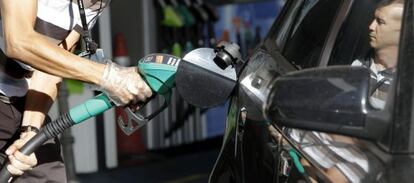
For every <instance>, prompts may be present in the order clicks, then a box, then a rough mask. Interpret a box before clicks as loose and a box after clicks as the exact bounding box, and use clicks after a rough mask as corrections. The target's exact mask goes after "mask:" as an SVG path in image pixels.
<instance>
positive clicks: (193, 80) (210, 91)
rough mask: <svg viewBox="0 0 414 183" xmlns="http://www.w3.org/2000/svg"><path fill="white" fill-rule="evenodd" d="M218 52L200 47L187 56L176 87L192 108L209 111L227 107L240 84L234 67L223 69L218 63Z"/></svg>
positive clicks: (181, 67) (177, 76)
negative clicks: (227, 102)
mask: <svg viewBox="0 0 414 183" xmlns="http://www.w3.org/2000/svg"><path fill="white" fill-rule="evenodd" d="M215 57H216V52H215V51H214V49H211V48H198V49H195V50H193V51H191V52H189V53H188V54H186V55H185V56H184V58H183V59H182V60H181V62H180V64H179V65H178V69H177V73H176V78H175V79H176V80H175V83H176V88H177V90H178V93H179V94H180V95H181V97H183V99H184V100H185V101H186V102H188V103H189V104H191V105H194V106H196V107H200V108H209V107H214V106H218V105H220V104H224V103H225V102H226V101H227V99H228V98H229V96H230V94H231V92H232V91H233V89H234V87H235V85H236V80H237V76H236V70H235V69H234V67H227V68H226V69H224V70H223V69H222V68H220V67H219V66H218V65H217V64H216V63H215V62H214V58H215Z"/></svg>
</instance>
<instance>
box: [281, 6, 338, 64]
mask: <svg viewBox="0 0 414 183" xmlns="http://www.w3.org/2000/svg"><path fill="white" fill-rule="evenodd" d="M341 4H342V1H339V0H336V1H331V0H305V1H303V3H302V5H301V7H300V10H298V11H296V12H297V14H296V17H295V21H294V23H293V25H292V26H291V27H290V29H289V31H290V32H289V33H288V34H287V35H288V38H287V39H286V40H287V41H286V44H285V47H284V49H283V51H282V55H283V56H284V57H285V58H286V59H287V60H288V61H290V62H291V63H292V64H294V65H295V66H297V67H298V68H308V67H314V66H316V65H317V64H318V62H319V57H320V56H321V52H322V48H323V46H324V43H325V41H326V38H327V36H328V32H329V30H330V27H331V25H332V24H333V20H334V18H335V16H336V14H337V12H338V8H339V7H340V5H341Z"/></svg>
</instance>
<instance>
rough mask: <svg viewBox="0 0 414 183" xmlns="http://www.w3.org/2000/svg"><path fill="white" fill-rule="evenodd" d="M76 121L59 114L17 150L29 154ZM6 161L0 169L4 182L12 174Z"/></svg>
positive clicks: (0, 181)
mask: <svg viewBox="0 0 414 183" xmlns="http://www.w3.org/2000/svg"><path fill="white" fill-rule="evenodd" d="M75 124H76V123H75V122H74V121H73V120H72V118H71V117H70V116H69V114H64V115H61V116H60V117H59V118H58V119H56V120H54V121H52V122H50V123H48V124H46V125H45V126H44V127H43V128H42V129H41V130H40V132H39V133H38V134H36V135H35V136H34V137H33V138H32V139H30V140H29V141H28V142H27V143H26V144H25V145H24V146H23V147H22V148H21V149H20V150H19V151H20V152H21V153H23V154H25V155H29V154H31V153H33V152H34V151H36V150H37V149H38V148H39V147H40V146H41V145H42V144H43V143H45V142H46V141H47V140H49V139H52V138H55V137H57V136H58V135H59V134H60V133H62V132H63V131H64V130H66V129H67V128H70V127H71V126H73V125H75ZM7 165H9V163H6V164H5V165H4V166H3V168H2V169H1V171H0V183H6V182H8V181H9V179H10V177H12V175H11V174H10V172H9V171H8V170H7Z"/></svg>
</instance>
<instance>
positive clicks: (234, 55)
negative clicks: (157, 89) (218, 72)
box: [213, 41, 241, 70]
mask: <svg viewBox="0 0 414 183" xmlns="http://www.w3.org/2000/svg"><path fill="white" fill-rule="evenodd" d="M239 50H240V46H239V45H237V44H235V43H228V42H225V41H222V42H220V43H219V44H217V46H216V48H215V49H214V52H215V53H216V56H215V57H214V59H213V60H214V62H215V63H216V64H217V66H219V67H220V68H221V69H223V70H224V69H226V68H227V67H228V66H230V65H232V66H235V65H237V63H238V62H240V61H241V54H240V51H239Z"/></svg>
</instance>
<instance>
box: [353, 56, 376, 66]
mask: <svg viewBox="0 0 414 183" xmlns="http://www.w3.org/2000/svg"><path fill="white" fill-rule="evenodd" d="M371 63H372V59H367V58H357V59H355V60H354V61H353V62H352V64H351V66H363V67H367V68H369V67H370V66H371Z"/></svg>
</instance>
